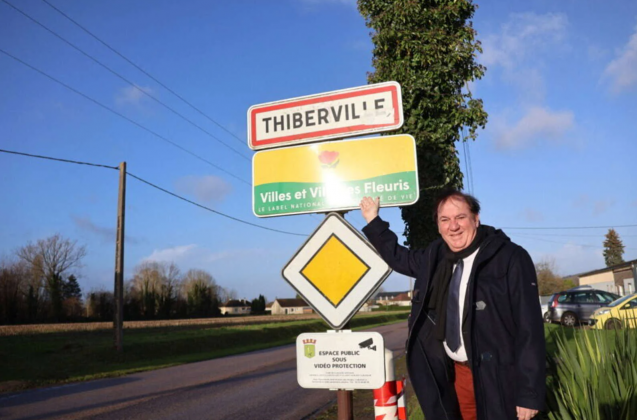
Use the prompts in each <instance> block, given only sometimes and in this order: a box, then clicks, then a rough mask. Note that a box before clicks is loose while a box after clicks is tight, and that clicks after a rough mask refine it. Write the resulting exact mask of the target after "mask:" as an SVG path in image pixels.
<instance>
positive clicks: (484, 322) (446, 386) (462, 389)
mask: <svg viewBox="0 0 637 420" xmlns="http://www.w3.org/2000/svg"><path fill="white" fill-rule="evenodd" d="M360 206H361V212H362V214H363V217H364V218H365V220H366V221H367V223H368V224H367V226H365V227H364V228H363V232H364V233H365V235H367V238H368V239H369V240H370V242H371V243H372V244H373V245H374V247H376V249H377V250H378V252H379V253H380V255H381V256H382V257H383V259H384V260H385V261H386V262H387V263H388V264H389V265H390V266H391V267H392V268H393V269H394V270H395V271H397V272H399V273H401V274H404V275H406V276H409V277H415V278H416V283H415V285H414V290H413V294H412V310H411V315H410V317H409V338H408V340H407V348H406V349H407V365H408V369H409V377H410V379H411V381H412V384H413V386H414V390H415V391H416V394H417V396H418V400H419V402H420V405H421V407H422V409H423V412H424V414H425V417H426V418H427V419H441V420H442V419H447V420H474V419H477V420H512V419H516V418H517V419H520V420H530V419H531V418H533V417H534V416H535V415H536V414H537V413H538V411H539V410H541V409H543V408H544V397H545V343H544V327H543V324H542V314H541V310H540V303H539V299H538V290H537V279H536V275H535V267H534V265H533V261H531V257H530V256H529V254H528V253H527V252H526V251H525V250H524V249H523V248H522V247H520V246H519V245H516V244H514V243H513V242H511V240H510V239H509V238H508V237H507V236H506V235H505V234H504V233H503V232H502V231H501V230H496V229H495V228H493V227H491V226H486V225H481V223H480V203H479V202H478V200H476V199H475V198H474V197H472V196H471V195H468V194H464V193H462V192H460V191H457V190H449V191H446V192H444V193H443V194H441V195H440V196H439V198H438V200H437V202H436V206H435V209H436V210H435V214H434V220H435V221H436V223H437V225H438V232H439V233H440V235H441V236H442V238H441V239H437V240H435V241H434V242H432V243H431V244H430V245H429V246H428V247H427V248H426V249H420V250H410V249H407V248H405V247H403V246H401V245H399V244H398V237H397V236H396V234H394V233H393V232H392V231H391V230H390V229H389V224H388V223H387V222H384V221H383V220H382V219H381V218H380V217H379V216H378V211H379V207H380V200H379V199H378V198H377V199H376V200H373V199H372V198H370V197H365V198H363V200H362V201H361V204H360Z"/></svg>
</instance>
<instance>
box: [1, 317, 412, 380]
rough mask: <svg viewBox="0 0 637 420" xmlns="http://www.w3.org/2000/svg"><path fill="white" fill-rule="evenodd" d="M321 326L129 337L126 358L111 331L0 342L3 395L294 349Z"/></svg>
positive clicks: (372, 321) (371, 320)
mask: <svg viewBox="0 0 637 420" xmlns="http://www.w3.org/2000/svg"><path fill="white" fill-rule="evenodd" d="M406 318H407V312H402V313H383V314H374V315H366V316H357V317H355V318H354V319H352V320H351V321H350V327H351V328H352V329H361V328H370V327H373V326H377V325H382V324H387V323H393V322H398V321H403V320H405V319H406ZM326 329H328V328H327V325H326V324H325V323H324V322H323V321H321V320H309V321H307V320H304V321H290V322H277V323H271V324H259V325H240V326H232V327H229V326H225V327H215V326H214V325H206V326H178V327H164V328H148V329H131V330H125V331H124V352H123V354H117V353H116V352H115V351H114V350H113V333H112V331H108V330H107V331H104V330H101V331H100V330H97V331H66V332H54V333H46V334H28V335H27V334H24V335H11V336H0V391H3V392H7V391H15V390H19V389H25V388H31V387H36V386H42V385H48V384H53V383H63V382H71V381H81V380H88V379H96V378H102V377H111V376H119V375H124V374H128V373H132V372H139V371H144V370H151V369H158V368H162V367H168V366H174V365H178V364H182V363H188V362H195V361H200V360H208V359H214V358H217V357H223V356H228V355H232V354H238V353H244V352H248V351H253V350H258V349H264V348H269V347H274V346H278V345H283V344H290V343H293V342H294V340H295V339H296V337H297V336H298V335H299V334H301V333H304V332H321V331H325V330H326Z"/></svg>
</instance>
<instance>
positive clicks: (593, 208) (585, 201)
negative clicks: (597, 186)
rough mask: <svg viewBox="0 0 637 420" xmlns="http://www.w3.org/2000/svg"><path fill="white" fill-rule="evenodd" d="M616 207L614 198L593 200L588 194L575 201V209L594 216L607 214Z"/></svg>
mask: <svg viewBox="0 0 637 420" xmlns="http://www.w3.org/2000/svg"><path fill="white" fill-rule="evenodd" d="M614 205H615V200H614V199H612V198H607V199H600V200H593V199H592V198H590V197H589V196H588V195H586V194H581V195H579V196H578V197H577V198H576V199H575V200H573V207H575V208H578V209H582V210H584V211H586V212H587V213H588V212H590V214H591V215H592V216H599V215H600V214H603V213H606V212H607V211H608V210H609V209H610V208H611V207H613V206H614Z"/></svg>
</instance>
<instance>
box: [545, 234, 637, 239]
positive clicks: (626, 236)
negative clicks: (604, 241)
mask: <svg viewBox="0 0 637 420" xmlns="http://www.w3.org/2000/svg"><path fill="white" fill-rule="evenodd" d="M542 236H561V237H566V238H602V237H603V235H573V234H564V233H542ZM621 237H622V238H634V237H637V235H621Z"/></svg>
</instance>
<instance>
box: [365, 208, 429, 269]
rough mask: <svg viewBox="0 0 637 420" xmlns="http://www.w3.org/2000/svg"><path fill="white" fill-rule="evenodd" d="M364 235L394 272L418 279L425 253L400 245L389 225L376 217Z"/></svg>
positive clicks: (366, 227)
mask: <svg viewBox="0 0 637 420" xmlns="http://www.w3.org/2000/svg"><path fill="white" fill-rule="evenodd" d="M363 233H364V234H365V236H367V239H369V241H370V242H371V243H372V245H374V248H376V251H378V253H379V254H380V256H381V257H382V258H383V260H385V262H386V263H387V264H388V265H389V266H390V267H391V268H392V270H394V271H397V272H399V273H400V274H404V275H405V276H409V277H416V275H417V273H418V272H419V271H420V269H421V266H422V264H423V263H424V261H425V251H424V250H418V251H412V250H410V249H408V248H406V247H404V246H402V245H399V244H398V236H396V234H395V233H394V232H392V231H391V230H390V229H389V223H387V222H385V221H384V220H382V219H381V218H380V217H378V216H377V217H376V218H375V219H374V220H372V221H371V222H369V224H368V225H367V226H365V227H364V228H363Z"/></svg>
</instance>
